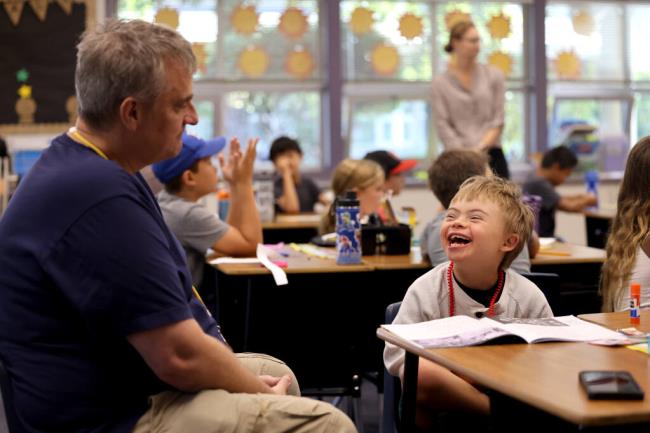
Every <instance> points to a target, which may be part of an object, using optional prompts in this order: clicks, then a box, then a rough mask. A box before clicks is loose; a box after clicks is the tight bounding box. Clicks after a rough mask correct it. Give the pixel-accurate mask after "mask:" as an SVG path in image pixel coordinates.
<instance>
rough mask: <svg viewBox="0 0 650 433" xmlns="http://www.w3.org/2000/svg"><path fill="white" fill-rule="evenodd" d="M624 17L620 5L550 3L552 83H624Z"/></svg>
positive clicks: (548, 26)
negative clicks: (556, 81) (571, 81)
mask: <svg viewBox="0 0 650 433" xmlns="http://www.w3.org/2000/svg"><path fill="white" fill-rule="evenodd" d="M623 13H624V6H623V5H621V4H617V3H616V2H611V3H589V2H571V3H568V2H563V3H556V2H552V3H549V4H548V5H547V6H546V56H547V61H548V78H549V80H572V79H579V80H623V79H624V72H625V71H624V68H625V62H624V58H623V53H624V50H623V37H624V32H623V16H624V15H623Z"/></svg>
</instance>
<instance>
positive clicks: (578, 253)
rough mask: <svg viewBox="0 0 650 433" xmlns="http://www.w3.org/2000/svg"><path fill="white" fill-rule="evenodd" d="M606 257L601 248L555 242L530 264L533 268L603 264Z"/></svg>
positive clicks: (540, 252) (538, 254)
mask: <svg viewBox="0 0 650 433" xmlns="http://www.w3.org/2000/svg"><path fill="white" fill-rule="evenodd" d="M605 257H606V254H605V250H602V249H599V248H592V247H585V246H582V245H574V244H568V243H562V242H555V243H553V244H552V245H551V247H550V248H548V249H544V250H540V251H539V253H537V255H536V256H535V258H534V259H531V261H530V264H531V265H532V266H541V265H573V264H579V263H600V264H602V263H603V262H604V261H605Z"/></svg>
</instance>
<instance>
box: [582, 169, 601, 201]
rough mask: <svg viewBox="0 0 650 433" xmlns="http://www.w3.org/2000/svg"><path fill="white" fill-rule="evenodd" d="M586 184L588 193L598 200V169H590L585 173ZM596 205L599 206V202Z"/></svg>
mask: <svg viewBox="0 0 650 433" xmlns="http://www.w3.org/2000/svg"><path fill="white" fill-rule="evenodd" d="M585 184H586V186H587V194H591V195H593V196H594V197H596V200H598V172H597V171H596V170H589V171H587V172H586V173H585ZM595 207H598V204H597V203H596V205H595Z"/></svg>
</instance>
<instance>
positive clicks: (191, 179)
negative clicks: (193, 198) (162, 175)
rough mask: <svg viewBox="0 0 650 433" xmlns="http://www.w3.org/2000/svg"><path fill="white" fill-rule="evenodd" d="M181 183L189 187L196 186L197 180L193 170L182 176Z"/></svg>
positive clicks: (185, 172) (186, 171)
mask: <svg viewBox="0 0 650 433" xmlns="http://www.w3.org/2000/svg"><path fill="white" fill-rule="evenodd" d="M181 183H182V184H183V185H187V186H194V185H196V178H195V176H194V173H192V170H185V171H184V172H183V174H181Z"/></svg>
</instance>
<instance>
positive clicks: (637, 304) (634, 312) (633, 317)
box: [630, 283, 641, 325]
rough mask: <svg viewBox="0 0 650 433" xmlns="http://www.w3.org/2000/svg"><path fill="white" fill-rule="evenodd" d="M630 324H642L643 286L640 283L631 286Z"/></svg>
mask: <svg viewBox="0 0 650 433" xmlns="http://www.w3.org/2000/svg"><path fill="white" fill-rule="evenodd" d="M630 323H631V324H633V325H638V324H640V323H641V285H640V284H638V283H632V284H631V285H630Z"/></svg>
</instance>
